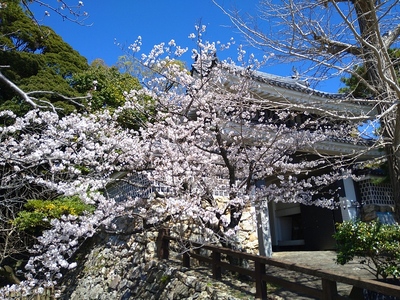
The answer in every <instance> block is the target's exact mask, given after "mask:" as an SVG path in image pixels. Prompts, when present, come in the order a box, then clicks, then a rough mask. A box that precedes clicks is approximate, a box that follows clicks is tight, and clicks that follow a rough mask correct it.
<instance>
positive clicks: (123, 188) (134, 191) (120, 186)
mask: <svg viewBox="0 0 400 300" xmlns="http://www.w3.org/2000/svg"><path fill="white" fill-rule="evenodd" d="M167 190H168V188H167V187H165V186H163V185H161V184H159V183H156V182H151V181H150V180H148V178H147V177H146V176H145V175H143V174H135V175H133V176H130V177H129V178H124V179H123V180H121V181H120V182H118V183H117V184H115V185H113V186H111V187H110V188H108V189H107V192H108V194H109V196H110V197H111V198H114V199H115V200H116V201H123V200H124V199H126V198H128V197H131V198H141V199H146V198H149V196H150V194H151V193H153V192H155V191H157V192H166V191H167Z"/></svg>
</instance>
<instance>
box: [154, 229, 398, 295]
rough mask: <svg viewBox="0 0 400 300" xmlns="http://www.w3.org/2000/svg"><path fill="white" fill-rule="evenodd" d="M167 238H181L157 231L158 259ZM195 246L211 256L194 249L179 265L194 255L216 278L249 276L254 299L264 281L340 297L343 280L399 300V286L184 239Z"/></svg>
mask: <svg viewBox="0 0 400 300" xmlns="http://www.w3.org/2000/svg"><path fill="white" fill-rule="evenodd" d="M170 241H176V242H178V241H179V242H182V240H181V239H177V238H174V237H171V236H169V235H168V232H167V231H166V230H160V232H159V235H158V241H157V242H158V249H157V255H158V258H159V259H168V258H169V246H170ZM187 245H190V246H192V247H195V248H199V247H201V249H205V250H209V251H211V257H206V256H202V255H200V254H198V253H196V251H193V250H189V251H186V252H184V253H183V257H182V261H183V266H184V267H187V268H190V259H191V258H194V259H197V260H198V261H201V262H206V263H209V264H210V265H211V269H212V276H213V278H214V279H216V280H220V279H221V277H222V269H225V270H229V271H234V272H237V273H238V274H242V275H247V276H250V277H251V278H253V280H254V281H255V283H256V298H259V299H266V298H267V283H271V284H275V285H278V286H280V287H282V288H285V289H287V290H290V291H293V292H295V293H299V294H303V295H307V296H310V297H314V298H317V299H322V300H333V299H344V297H343V296H340V295H339V294H338V291H337V283H338V282H340V283H344V284H347V285H350V286H353V287H358V288H360V289H366V290H369V291H373V292H377V293H380V294H384V295H387V296H395V297H397V298H398V299H400V286H397V285H393V284H388V283H384V282H379V281H376V280H369V279H360V278H357V277H353V276H343V275H338V274H336V273H334V272H330V271H329V270H320V269H315V268H311V267H308V266H302V265H298V264H294V263H288V262H285V261H282V260H278V259H274V258H269V257H264V256H258V255H253V254H248V253H244V252H239V251H234V250H231V249H228V248H222V247H216V246H212V245H204V244H199V243H194V242H187ZM221 254H225V255H227V256H229V257H233V258H237V259H245V260H247V261H248V262H253V263H254V268H252V269H248V268H244V267H240V266H235V265H231V264H229V263H227V262H224V261H221ZM269 266H273V267H277V268H280V269H284V270H289V271H294V272H298V273H301V274H305V275H309V276H314V277H317V278H320V279H321V282H322V289H318V288H314V287H310V286H306V285H304V284H301V283H297V282H291V281H289V280H286V279H283V278H279V277H276V276H273V275H271V274H267V273H266V270H267V268H268V267H269Z"/></svg>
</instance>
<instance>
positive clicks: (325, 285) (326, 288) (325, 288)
mask: <svg viewBox="0 0 400 300" xmlns="http://www.w3.org/2000/svg"><path fill="white" fill-rule="evenodd" d="M336 296H337V285H336V281H331V280H328V279H322V297H323V299H324V300H334V299H336Z"/></svg>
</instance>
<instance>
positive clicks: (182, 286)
mask: <svg viewBox="0 0 400 300" xmlns="http://www.w3.org/2000/svg"><path fill="white" fill-rule="evenodd" d="M130 222H131V220H130V219H126V220H125V224H124V221H121V220H120V221H119V232H120V234H112V233H103V234H99V235H98V236H96V237H95V238H93V239H92V240H91V241H88V242H87V243H86V245H84V249H83V251H82V252H81V253H80V254H79V255H78V256H77V257H76V260H77V261H78V265H79V267H78V268H77V269H75V270H74V271H73V272H69V273H67V274H66V275H65V277H64V279H63V282H62V290H61V295H62V296H61V299H72V300H74V299H76V300H78V299H79V300H84V299H87V300H90V299H93V300H94V299H96V300H102V299H104V300H110V299H135V300H136V299H146V300H147V299H232V300H233V299H252V298H254V292H255V288H254V283H253V282H251V281H248V282H241V281H238V280H236V279H235V278H234V277H230V279H229V280H228V281H229V282H225V283H224V282H218V281H214V280H212V277H211V274H210V272H209V271H208V268H204V267H201V266H200V267H199V266H198V267H196V269H194V270H189V269H187V268H183V267H181V263H180V262H179V261H178V260H173V259H172V260H168V261H158V260H157V259H156V258H155V252H156V251H155V250H156V238H157V235H158V232H157V231H148V232H143V233H129V230H130V228H131V225H130ZM124 229H125V230H124ZM176 255H177V258H179V254H176ZM172 258H173V257H172ZM235 284H236V287H235Z"/></svg>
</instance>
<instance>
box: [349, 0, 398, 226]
mask: <svg viewBox="0 0 400 300" xmlns="http://www.w3.org/2000/svg"><path fill="white" fill-rule="evenodd" d="M352 3H353V4H354V7H355V10H356V13H357V17H358V24H359V29H360V34H361V37H362V40H363V43H362V45H361V46H362V50H363V51H362V59H363V61H364V64H365V67H366V70H367V77H368V81H369V83H370V84H371V86H373V87H375V91H374V95H373V97H374V98H375V99H376V100H378V101H379V100H382V102H381V104H380V106H379V113H382V112H385V111H387V110H388V108H389V107H390V106H391V105H393V104H394V103H395V102H396V101H397V99H399V96H400V95H397V94H396V91H395V90H394V89H393V88H391V86H390V84H389V83H388V81H387V80H386V79H385V77H386V78H389V79H390V80H392V82H395V83H397V78H396V75H395V72H394V69H393V65H392V61H391V59H390V56H389V54H388V49H387V48H386V47H385V45H384V43H383V42H382V40H381V34H380V31H379V25H378V18H377V11H376V5H377V4H378V3H377V1H374V0H352ZM371 46H372V47H371ZM373 48H375V49H376V51H374V50H375V49H373ZM393 77H395V78H393ZM383 100H384V101H383ZM399 126H400V107H399V106H398V107H397V109H396V110H395V111H394V113H390V114H388V115H386V116H385V117H384V118H383V119H382V120H381V130H382V135H383V137H384V138H385V139H387V141H389V143H390V144H389V145H388V146H386V149H385V150H386V152H387V157H388V166H389V176H390V181H391V184H392V188H393V197H394V202H395V211H396V218H397V220H400V128H399Z"/></svg>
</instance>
